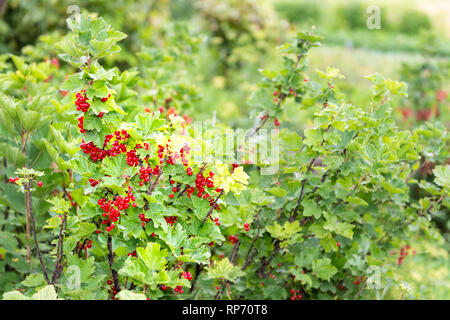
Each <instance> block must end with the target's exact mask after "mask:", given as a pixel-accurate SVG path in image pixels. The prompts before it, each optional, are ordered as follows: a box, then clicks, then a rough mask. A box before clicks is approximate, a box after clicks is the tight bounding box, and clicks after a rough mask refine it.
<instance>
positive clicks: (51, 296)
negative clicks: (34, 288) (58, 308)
mask: <svg viewBox="0 0 450 320" xmlns="http://www.w3.org/2000/svg"><path fill="white" fill-rule="evenodd" d="M32 298H33V300H62V299H58V295H57V294H56V291H55V287H54V286H53V285H48V286H46V287H44V288H42V289H41V290H39V291H38V292H37V293H35V294H34V295H33V296H32Z"/></svg>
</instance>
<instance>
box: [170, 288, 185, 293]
mask: <svg viewBox="0 0 450 320" xmlns="http://www.w3.org/2000/svg"><path fill="white" fill-rule="evenodd" d="M173 291H175V292H176V293H178V294H183V292H184V291H183V287H182V286H176V287H175V289H173Z"/></svg>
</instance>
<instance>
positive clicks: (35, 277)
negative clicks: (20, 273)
mask: <svg viewBox="0 0 450 320" xmlns="http://www.w3.org/2000/svg"><path fill="white" fill-rule="evenodd" d="M21 283H22V285H24V286H26V287H39V286H41V285H43V284H45V279H44V276H43V275H42V274H41V273H35V274H30V275H29V276H28V277H26V278H25V280H23V281H22V282H21Z"/></svg>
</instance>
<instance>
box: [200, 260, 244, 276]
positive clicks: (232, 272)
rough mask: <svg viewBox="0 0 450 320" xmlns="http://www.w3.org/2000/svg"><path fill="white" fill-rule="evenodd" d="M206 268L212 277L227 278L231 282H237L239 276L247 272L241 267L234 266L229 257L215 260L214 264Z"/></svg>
mask: <svg viewBox="0 0 450 320" xmlns="http://www.w3.org/2000/svg"><path fill="white" fill-rule="evenodd" d="M206 270H207V271H208V273H207V277H208V278H210V279H225V280H228V281H231V282H236V279H237V278H239V277H241V276H243V275H244V274H245V273H244V272H243V271H242V270H241V269H240V268H239V267H237V266H233V264H232V263H231V262H230V260H228V258H224V259H221V260H219V261H215V262H214V264H213V266H212V267H206Z"/></svg>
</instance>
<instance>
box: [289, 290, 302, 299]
mask: <svg viewBox="0 0 450 320" xmlns="http://www.w3.org/2000/svg"><path fill="white" fill-rule="evenodd" d="M299 292H300V290H295V289H291V300H302V299H303V296H302V295H301V294H300V293H299Z"/></svg>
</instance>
